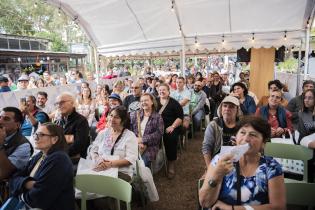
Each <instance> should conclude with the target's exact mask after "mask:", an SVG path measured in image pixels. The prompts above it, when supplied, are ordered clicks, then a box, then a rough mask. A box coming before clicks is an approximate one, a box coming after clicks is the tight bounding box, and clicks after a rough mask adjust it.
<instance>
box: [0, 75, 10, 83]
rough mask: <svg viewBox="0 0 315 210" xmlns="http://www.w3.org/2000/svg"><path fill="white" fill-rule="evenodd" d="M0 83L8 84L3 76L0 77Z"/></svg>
mask: <svg viewBox="0 0 315 210" xmlns="http://www.w3.org/2000/svg"><path fill="white" fill-rule="evenodd" d="M0 82H9V80H8V78H6V77H5V76H0Z"/></svg>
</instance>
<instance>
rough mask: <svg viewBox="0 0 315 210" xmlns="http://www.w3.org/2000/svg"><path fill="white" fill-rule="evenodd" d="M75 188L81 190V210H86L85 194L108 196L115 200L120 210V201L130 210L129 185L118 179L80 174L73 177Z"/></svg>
mask: <svg viewBox="0 0 315 210" xmlns="http://www.w3.org/2000/svg"><path fill="white" fill-rule="evenodd" d="M75 187H76V188H78V189H79V190H81V192H82V198H81V210H86V199H87V197H86V196H87V193H88V192H90V193H96V194H99V195H104V196H108V197H111V198H115V199H116V200H117V206H118V209H119V210H120V201H124V202H126V206H127V210H131V207H130V203H131V194H132V187H131V185H130V184H129V183H128V182H126V181H124V180H122V179H119V178H114V177H109V176H101V175H91V174H81V175H77V176H76V177H75Z"/></svg>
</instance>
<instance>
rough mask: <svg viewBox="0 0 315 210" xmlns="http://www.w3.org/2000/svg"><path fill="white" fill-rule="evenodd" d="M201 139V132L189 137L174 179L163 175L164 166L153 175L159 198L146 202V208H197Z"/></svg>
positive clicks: (156, 209) (155, 209)
mask: <svg viewBox="0 0 315 210" xmlns="http://www.w3.org/2000/svg"><path fill="white" fill-rule="evenodd" d="M202 139H203V132H202V133H201V132H199V133H198V134H196V136H195V138H194V139H189V141H188V143H187V148H186V150H183V151H182V153H181V154H179V157H178V160H177V162H176V176H175V178H174V179H172V180H169V179H168V178H167V177H166V176H165V170H164V168H163V169H162V170H161V171H160V172H159V173H157V174H155V175H154V176H153V178H154V182H155V184H156V187H157V190H158V193H159V197H160V200H159V201H157V202H154V203H150V204H148V205H147V207H146V209H147V210H175V209H176V210H181V209H187V210H195V209H197V181H198V179H199V177H200V176H201V175H202V174H203V173H204V161H203V157H202V154H201V143H202ZM133 209H134V208H133ZM136 209H139V210H140V209H141V208H136Z"/></svg>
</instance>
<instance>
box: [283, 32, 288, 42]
mask: <svg viewBox="0 0 315 210" xmlns="http://www.w3.org/2000/svg"><path fill="white" fill-rule="evenodd" d="M283 39H284V41H287V31H284V37H283Z"/></svg>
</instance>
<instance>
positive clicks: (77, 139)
mask: <svg viewBox="0 0 315 210" xmlns="http://www.w3.org/2000/svg"><path fill="white" fill-rule="evenodd" d="M55 123H56V124H57V125H60V126H62V127H63V129H64V132H65V135H73V136H74V142H73V144H70V145H69V150H68V153H69V156H70V157H73V156H76V155H77V154H80V157H83V158H85V157H86V152H87V148H88V146H89V145H90V127H89V123H88V121H87V119H86V118H85V117H84V116H82V115H80V114H79V113H78V112H76V111H75V110H74V111H73V112H72V113H71V114H70V115H69V116H68V118H67V120H66V121H64V120H63V119H59V120H56V121H55Z"/></svg>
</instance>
